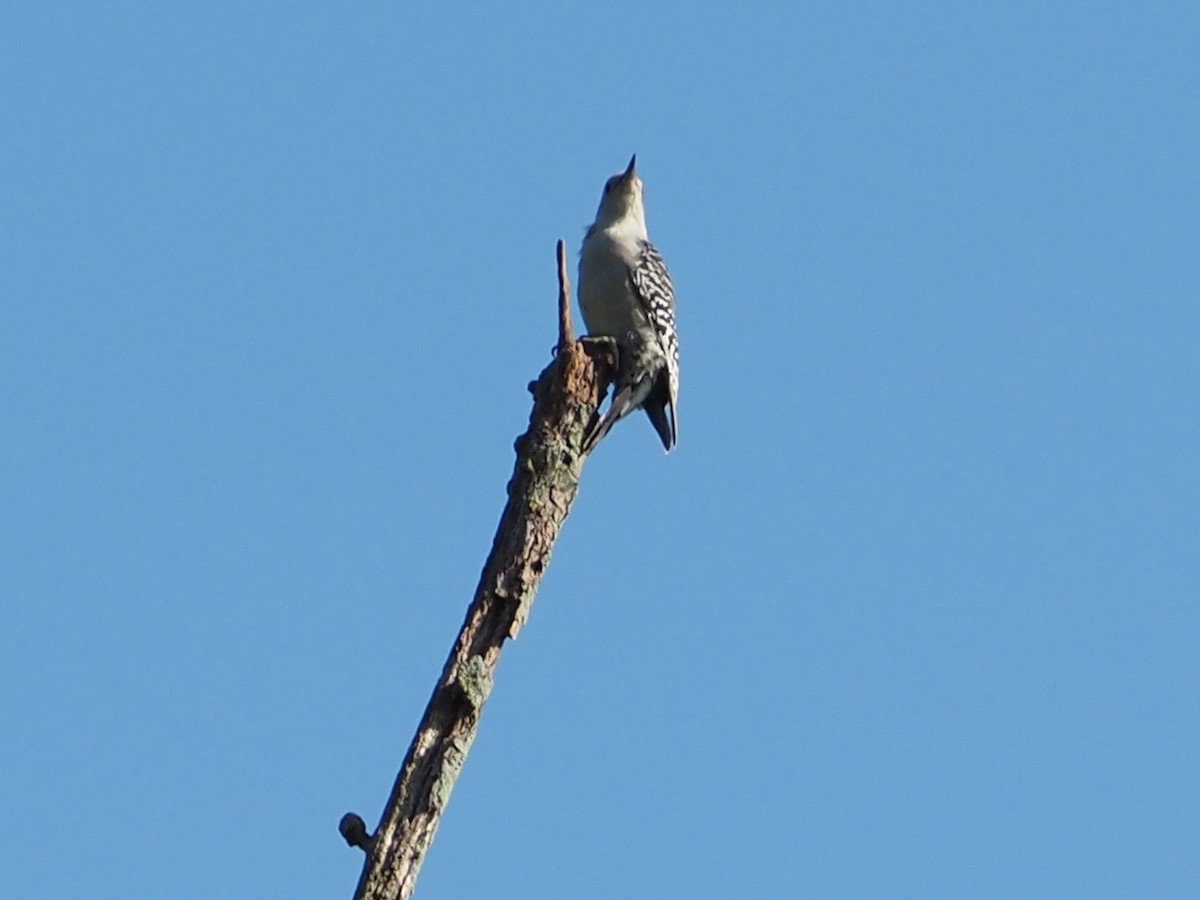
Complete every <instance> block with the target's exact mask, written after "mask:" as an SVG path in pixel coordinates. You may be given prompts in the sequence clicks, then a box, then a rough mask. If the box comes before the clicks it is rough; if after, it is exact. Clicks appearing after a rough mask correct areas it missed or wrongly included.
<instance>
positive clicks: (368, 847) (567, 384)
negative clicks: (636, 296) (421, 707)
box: [340, 241, 614, 900]
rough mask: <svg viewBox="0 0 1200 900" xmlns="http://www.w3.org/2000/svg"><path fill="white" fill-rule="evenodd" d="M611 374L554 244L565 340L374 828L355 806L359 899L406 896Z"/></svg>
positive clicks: (526, 604) (531, 589) (541, 387)
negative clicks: (574, 314) (581, 321)
mask: <svg viewBox="0 0 1200 900" xmlns="http://www.w3.org/2000/svg"><path fill="white" fill-rule="evenodd" d="M613 376H614V370H613V359H612V358H611V356H610V355H609V351H608V350H607V349H606V348H605V347H604V345H603V344H602V343H601V344H594V343H583V342H579V341H576V340H574V338H573V336H572V331H571V300H570V286H569V282H568V278H567V261H566V249H565V245H564V244H563V242H562V241H559V242H558V346H557V348H556V353H555V359H554V360H553V361H552V362H551V363H550V365H549V366H547V367H546V369H545V370H544V371H543V372H542V374H541V375H540V376H539V377H538V380H537V381H536V382H534V383H533V384H531V385H530V386H529V388H530V391H531V392H532V394H533V412H532V413H531V414H530V416H529V429H528V430H527V431H526V432H525V433H524V434H523V435H521V437H519V438H517V441H516V451H517V461H516V465H515V466H514V468H513V475H512V478H511V479H510V480H509V482H508V503H507V504H506V505H505V507H504V512H503V514H502V515H501V516H500V524H499V526H498V527H497V529H496V537H495V539H494V541H493V542H492V550H491V553H489V554H488V558H487V562H486V563H485V564H484V567H483V574H482V575H481V576H480V578H479V586H478V587H477V588H476V589H475V597H474V599H473V600H472V601H471V605H470V607H469V608H468V609H467V617H466V620H465V621H464V622H463V626H462V629H461V630H460V631H459V633H458V638H457V640H456V641H455V642H454V648H453V650H451V652H450V657H449V659H447V660H446V665H445V668H443V670H442V674H441V677H440V678H439V679H438V682H437V686H436V687H435V688H434V689H433V696H432V697H430V699H429V705H428V706H426V708H425V714H424V716H423V717H422V718H421V724H420V725H419V726H417V733H416V735H415V737H414V738H413V742H412V745H411V746H410V747H409V748H408V754H407V755H406V756H405V757H404V763H403V765H402V766H401V768H400V772H399V774H398V775H397V776H396V782H395V784H394V785H393V787H392V793H391V796H390V797H389V798H388V802H387V807H386V808H385V809H384V812H383V816H382V818H381V819H380V822H379V827H378V828H377V829H376V831H375V833H374V834H371V835H368V834H367V833H366V827H365V825H364V823H363V821H362V819H361V818H359V817H358V816H357V815H355V814H354V813H347V814H346V815H345V816H344V817H343V818H342V823H341V826H340V831H341V833H342V836H343V837H344V838H345V839H346V842H347V843H349V844H351V845H352V846H356V847H360V848H362V849H363V850H364V851H365V852H366V854H367V858H366V862H365V864H364V866H363V872H362V876H361V877H360V878H359V882H358V889H357V890H356V891H355V894H354V896H355V900H407V898H408V897H410V896H411V895H412V891H413V887H414V886H415V884H416V880H417V875H418V873H419V872H420V869H421V863H422V862H423V861H424V859H425V854H426V852H427V851H428V850H429V846H430V844H431V843H432V841H433V837H434V834H435V832H436V831H437V827H438V823H439V821H440V819H441V816H442V813H443V811H444V810H445V808H446V802H447V801H448V800H449V799H450V792H451V790H452V789H453V788H454V782H455V780H456V779H457V778H458V773H459V771H460V770H461V769H462V765H463V762H464V761H465V760H466V757H467V753H468V751H469V750H470V749H471V743H472V742H473V741H474V739H475V734H476V731H477V730H478V728H479V718H480V714H481V713H482V711H483V706H484V703H485V701H486V700H487V698H488V694H489V693H490V692H491V689H492V680H493V677H494V674H495V671H496V664H497V663H498V662H499V660H500V651H501V649H502V648H503V646H504V642H505V641H506V640H508V639H509V638H515V637H516V636H517V633H518V632H519V631H520V630H521V626H522V625H524V624H525V620H526V618H527V617H528V615H529V608H530V605H531V604H532V603H533V596H534V594H535V593H536V592H537V588H538V584H539V583H540V582H541V580H542V575H543V573H544V572H545V571H546V566H547V565H548V564H549V562H550V553H551V550H552V549H553V547H554V541H555V539H556V538H557V537H558V532H559V529H560V528H561V527H562V524H563V521H564V520H565V519H566V517H567V514H568V513H569V512H570V510H571V504H572V503H573V502H574V500H575V494H576V492H577V491H578V489H579V476H580V472H581V470H582V468H583V460H584V456H583V454H582V452H581V450H580V447H581V444H582V440H583V435H584V433H585V430H586V428H587V426H588V424H589V422H590V421H591V420H592V418H593V416H594V415H595V413H596V409H597V407H598V406H599V405H600V402H601V401H602V400H603V399H604V393H605V391H606V389H607V387H608V384H609V383H610V382H611V380H612V378H613Z"/></svg>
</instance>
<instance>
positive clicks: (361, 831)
mask: <svg viewBox="0 0 1200 900" xmlns="http://www.w3.org/2000/svg"><path fill="white" fill-rule="evenodd" d="M338 831H339V832H340V833H341V835H342V837H343V838H345V839H346V843H347V844H348V845H350V846H351V847H357V848H358V849H360V850H362V851H363V853H370V852H371V848H372V847H373V846H374V844H375V838H374V837H372V836H371V835H369V834H367V823H366V822H364V821H363V820H362V816H360V815H359V814H358V813H353V812H348V813H346V814H345V815H344V816H342V821H340V822H338Z"/></svg>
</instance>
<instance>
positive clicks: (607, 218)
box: [596, 154, 646, 230]
mask: <svg viewBox="0 0 1200 900" xmlns="http://www.w3.org/2000/svg"><path fill="white" fill-rule="evenodd" d="M629 219H632V220H633V221H635V222H636V223H637V224H638V225H639V226H640V227H641V228H642V230H645V227H646V213H645V211H644V208H643V207H642V179H640V178H638V176H637V154H634V155H633V156H632V157H630V159H629V165H628V166H626V167H625V171H624V172H621V173H620V174H617V175H614V176H613V177H612V178H610V179H608V181H606V182H605V183H604V193H603V194H602V195H601V196H600V209H599V210H597V212H596V224H597V225H599V226H600V227H602V228H603V227H606V226H609V225H614V224H616V223H618V222H623V221H626V220H629Z"/></svg>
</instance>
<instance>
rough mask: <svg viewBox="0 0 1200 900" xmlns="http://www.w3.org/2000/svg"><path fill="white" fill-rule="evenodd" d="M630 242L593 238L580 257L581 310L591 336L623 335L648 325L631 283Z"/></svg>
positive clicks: (604, 236) (598, 235)
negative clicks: (628, 261)
mask: <svg viewBox="0 0 1200 900" xmlns="http://www.w3.org/2000/svg"><path fill="white" fill-rule="evenodd" d="M626 244H628V241H624V240H621V239H620V238H614V237H613V235H611V234H609V233H608V232H603V231H601V232H596V233H593V234H592V235H590V236H589V237H588V238H587V240H586V241H585V242H584V245H583V252H582V253H581V254H580V258H579V308H580V310H582V312H583V321H584V323H585V324H586V325H587V330H588V334H592V335H608V336H613V337H616V336H621V335H624V334H625V333H626V332H628V331H630V330H631V329H639V330H640V329H643V328H646V327H647V326H648V325H649V321H648V320H647V319H646V315H645V312H644V311H643V310H642V306H641V303H640V302H639V301H638V299H637V297H636V295H635V294H634V290H633V285H632V283H631V282H630V280H629V267H628V265H627V264H626V262H625V258H626V257H629V258H633V257H632V251H633V248H632V247H630V246H626Z"/></svg>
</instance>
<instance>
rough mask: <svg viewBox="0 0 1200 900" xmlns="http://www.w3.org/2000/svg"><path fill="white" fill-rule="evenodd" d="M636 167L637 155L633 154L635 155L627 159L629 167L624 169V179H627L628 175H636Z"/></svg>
mask: <svg viewBox="0 0 1200 900" xmlns="http://www.w3.org/2000/svg"><path fill="white" fill-rule="evenodd" d="M636 166H637V154H636V153H635V154H633V156H631V157H629V165H628V166H627V167H626V169H625V172H624V175H625V177H626V178H628V177H629V176H630V175H636V174H637V171H636Z"/></svg>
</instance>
